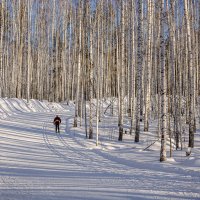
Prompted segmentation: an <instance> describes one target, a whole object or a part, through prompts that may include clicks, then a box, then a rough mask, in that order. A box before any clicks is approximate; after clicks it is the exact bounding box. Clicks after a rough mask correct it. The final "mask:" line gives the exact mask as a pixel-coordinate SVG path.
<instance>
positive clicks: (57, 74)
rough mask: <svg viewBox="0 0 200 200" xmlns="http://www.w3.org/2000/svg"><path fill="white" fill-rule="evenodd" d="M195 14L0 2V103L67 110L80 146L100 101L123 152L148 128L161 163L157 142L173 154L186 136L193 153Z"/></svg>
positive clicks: (198, 22) (125, 2) (108, 2)
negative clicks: (111, 110)
mask: <svg viewBox="0 0 200 200" xmlns="http://www.w3.org/2000/svg"><path fill="white" fill-rule="evenodd" d="M199 11H200V1H199V0H0V95H1V96H0V97H3V98H5V97H7V98H23V99H27V101H29V99H39V100H48V101H50V102H65V101H66V102H69V101H73V102H74V105H75V113H74V126H75V127H77V126H80V123H79V122H80V119H79V118H83V119H84V116H85V115H86V112H87V116H88V122H87V123H88V130H89V132H88V137H89V138H90V139H92V138H93V134H94V130H93V128H94V124H95V127H98V123H99V122H100V121H101V118H102V117H103V113H104V110H102V102H103V101H104V100H105V99H110V102H111V103H110V106H111V107H112V106H113V104H114V103H117V116H118V127H119V138H118V140H119V141H122V140H123V134H124V131H125V129H124V120H125V119H126V120H127V119H128V120H129V121H130V124H131V125H130V128H129V130H128V131H129V133H130V134H134V135H135V141H133V142H139V141H140V134H141V133H140V132H141V131H149V123H150V122H149V121H150V119H155V120H157V125H158V128H157V129H158V130H157V132H158V138H160V141H161V151H160V161H165V160H166V140H167V138H170V141H171V139H174V140H175V142H176V149H179V148H182V138H183V137H182V134H185V131H186V130H187V129H186V126H188V127H189V128H188V132H187V133H186V134H187V135H188V138H189V143H188V147H190V148H194V147H195V132H196V120H200V78H199V76H200V12H199ZM85 102H87V105H88V107H89V109H88V108H87V109H86V108H84V106H85ZM84 109H85V111H84ZM86 110H87V111H86ZM94 112H95V118H94V116H93V115H94ZM85 118H87V117H85ZM141 123H143V124H144V130H141ZM95 132H98V128H97V130H95ZM97 143H98V141H97Z"/></svg>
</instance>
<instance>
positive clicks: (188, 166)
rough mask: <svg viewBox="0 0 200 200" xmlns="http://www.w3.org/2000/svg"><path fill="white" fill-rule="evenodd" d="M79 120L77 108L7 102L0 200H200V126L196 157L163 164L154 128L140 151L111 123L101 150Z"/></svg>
mask: <svg viewBox="0 0 200 200" xmlns="http://www.w3.org/2000/svg"><path fill="white" fill-rule="evenodd" d="M55 114H58V115H60V116H61V118H62V125H61V133H60V134H58V133H57V134H56V133H55V131H54V127H53V124H52V121H53V118H54V116H55ZM73 114H74V105H73V104H70V105H69V106H67V105H65V104H56V103H48V102H46V101H45V102H39V101H37V100H31V101H30V102H29V103H28V104H27V103H26V101H25V100H19V99H2V98H1V99H0V200H68V199H75V200H78V199H86V200H97V199H109V200H114V199H119V200H124V199H136V200H140V199H167V200H169V199H181V200H186V199H200V125H199V124H198V127H197V128H198V129H197V133H196V134H195V148H194V149H192V153H191V155H190V156H189V157H186V156H185V154H186V153H185V149H184V150H183V151H181V150H178V151H173V159H172V158H171V159H168V160H167V161H166V162H163V163H160V162H159V153H160V151H159V150H160V142H159V141H156V140H157V137H156V131H155V130H156V127H155V124H156V123H154V121H152V123H151V126H150V132H149V133H143V132H142V133H141V136H140V142H139V143H137V144H136V143H134V137H133V136H130V135H129V134H126V135H124V138H123V141H122V142H118V140H117V139H118V133H117V127H116V125H117V118H116V117H111V116H104V118H103V119H102V122H100V123H99V127H100V128H99V133H100V135H99V145H98V146H96V144H95V138H96V137H94V139H93V140H89V139H86V138H85V129H84V126H82V127H79V128H73ZM82 123H83V122H82ZM94 132H95V133H96V130H95V127H94ZM185 140H186V141H185V145H187V137H186V138H185ZM155 141H156V142H155ZM154 142H155V143H154ZM152 143H154V144H153V145H152V146H150V147H149V148H147V149H146V150H144V149H145V148H146V147H147V146H149V145H150V144H152ZM167 150H168V157H169V147H168V149H167Z"/></svg>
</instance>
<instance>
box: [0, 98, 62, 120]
mask: <svg viewBox="0 0 200 200" xmlns="http://www.w3.org/2000/svg"><path fill="white" fill-rule="evenodd" d="M64 110H65V108H64V107H63V106H62V105H61V104H58V103H55V102H48V101H39V100H35V99H31V100H30V101H29V102H28V103H27V101H26V100H25V99H17V98H11V99H9V98H0V119H5V118H6V117H8V116H10V115H13V114H17V113H22V112H62V111H64Z"/></svg>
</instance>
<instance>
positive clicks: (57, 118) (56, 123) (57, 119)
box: [53, 115, 61, 133]
mask: <svg viewBox="0 0 200 200" xmlns="http://www.w3.org/2000/svg"><path fill="white" fill-rule="evenodd" d="M53 123H54V125H55V127H56V133H60V123H61V119H60V117H58V115H56V117H55V118H54V121H53Z"/></svg>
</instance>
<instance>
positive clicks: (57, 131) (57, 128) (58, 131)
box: [55, 124, 60, 133]
mask: <svg viewBox="0 0 200 200" xmlns="http://www.w3.org/2000/svg"><path fill="white" fill-rule="evenodd" d="M55 126H56V133H60V127H59V124H56V125H55Z"/></svg>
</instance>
